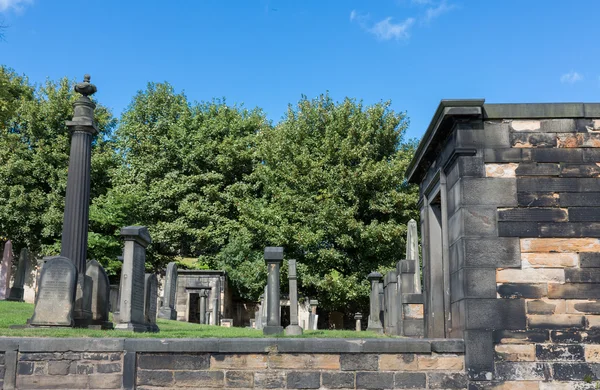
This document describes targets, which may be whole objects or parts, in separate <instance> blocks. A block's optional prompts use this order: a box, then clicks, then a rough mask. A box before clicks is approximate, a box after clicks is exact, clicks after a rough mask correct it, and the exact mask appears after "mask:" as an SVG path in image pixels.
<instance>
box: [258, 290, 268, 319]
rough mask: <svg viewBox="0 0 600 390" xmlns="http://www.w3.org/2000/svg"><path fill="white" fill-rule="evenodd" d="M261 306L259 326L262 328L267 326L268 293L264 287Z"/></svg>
mask: <svg viewBox="0 0 600 390" xmlns="http://www.w3.org/2000/svg"><path fill="white" fill-rule="evenodd" d="M263 298H264V299H263V303H264V304H263V305H261V306H260V308H261V312H262V320H261V325H262V327H263V328H264V327H265V326H267V305H268V304H269V291H268V286H265V289H264V292H263Z"/></svg>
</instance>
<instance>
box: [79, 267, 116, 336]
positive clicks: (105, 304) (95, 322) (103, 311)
mask: <svg viewBox="0 0 600 390" xmlns="http://www.w3.org/2000/svg"><path fill="white" fill-rule="evenodd" d="M85 274H86V275H87V276H89V277H90V279H89V280H91V285H92V304H91V310H92V320H91V322H90V325H89V327H91V328H97V329H112V328H113V324H112V322H110V321H109V320H108V311H109V306H110V282H109V280H108V275H107V274H106V271H104V268H103V267H102V265H100V263H98V262H97V261H96V260H90V261H88V262H87V271H85Z"/></svg>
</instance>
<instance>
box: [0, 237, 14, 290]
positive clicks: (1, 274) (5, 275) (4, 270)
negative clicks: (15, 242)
mask: <svg viewBox="0 0 600 390" xmlns="http://www.w3.org/2000/svg"><path fill="white" fill-rule="evenodd" d="M12 261H13V251H12V241H10V240H8V241H6V244H4V252H3V254H2V262H1V263H0V300H4V299H6V298H7V297H8V295H9V291H10V274H11V272H12Z"/></svg>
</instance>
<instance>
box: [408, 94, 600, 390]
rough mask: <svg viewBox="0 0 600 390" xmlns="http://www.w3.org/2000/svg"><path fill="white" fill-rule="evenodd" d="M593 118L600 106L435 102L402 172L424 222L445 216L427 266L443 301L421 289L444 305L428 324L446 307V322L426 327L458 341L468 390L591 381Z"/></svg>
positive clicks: (597, 162) (595, 243)
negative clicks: (414, 187) (416, 187)
mask: <svg viewBox="0 0 600 390" xmlns="http://www.w3.org/2000/svg"><path fill="white" fill-rule="evenodd" d="M597 118H600V105H599V104H581V103H577V104H575V103H573V104H484V102H483V101H455V102H452V101H450V102H442V104H440V108H439V109H438V111H437V112H436V116H435V117H434V120H433V121H432V125H431V126H430V129H429V131H428V133H427V134H426V135H425V137H424V142H422V145H421V146H420V148H419V149H420V150H419V151H418V152H417V155H418V156H417V158H416V159H415V161H413V164H412V166H411V168H409V170H411V173H409V179H410V180H411V181H412V182H416V183H419V184H420V190H421V197H422V200H421V201H422V205H423V207H422V221H421V223H423V220H424V218H429V220H428V222H429V223H430V225H431V223H432V218H433V217H435V215H436V214H435V213H431V212H430V210H431V208H436V207H438V206H439V209H438V210H441V211H442V213H441V215H442V216H441V217H440V218H439V219H437V220H433V223H434V224H436V223H437V225H436V227H437V228H438V229H439V230H431V226H429V230H427V229H425V232H426V233H425V235H424V238H423V240H424V241H425V245H424V246H427V245H429V248H427V250H428V251H429V252H428V253H424V261H425V262H427V261H428V262H429V264H428V265H429V268H430V270H429V272H432V271H434V272H438V274H436V275H434V276H435V277H437V278H438V279H437V280H439V283H440V285H441V286H443V285H444V284H445V282H444V277H446V275H444V272H448V273H449V274H450V275H449V278H448V280H449V287H450V289H449V295H443V294H444V290H443V289H440V288H437V289H436V286H435V284H434V285H431V284H430V285H426V286H425V293H426V294H428V295H429V299H430V298H431V296H434V297H437V298H441V303H440V300H439V299H438V300H434V301H433V304H431V302H432V301H431V300H429V301H428V299H427V298H426V304H427V301H428V302H429V303H430V305H429V307H428V308H427V307H426V313H425V317H426V323H427V322H428V319H429V320H431V318H427V317H428V311H429V315H431V312H432V311H434V312H436V313H437V312H439V310H440V309H441V310H442V312H444V311H443V303H444V300H448V301H449V304H450V308H451V316H450V317H448V318H446V321H440V323H439V324H438V323H434V324H433V325H434V326H432V324H431V322H432V321H429V324H428V326H426V327H427V330H428V331H432V330H433V331H437V332H441V333H442V334H444V333H445V334H446V335H450V337H462V338H464V340H465V345H466V356H465V363H466V369H467V373H468V375H469V377H470V379H471V383H470V386H471V388H472V389H474V390H477V389H540V390H543V389H588V388H596V386H600V384H599V382H600V364H598V363H599V362H600V359H599V354H598V344H600V316H599V315H600V306H599V305H600V303H599V302H600V301H598V299H600V268H598V267H600V239H599V238H600V179H599V178H600V120H598V119H597ZM440 182H443V185H444V186H445V189H446V193H445V195H446V199H445V200H444V197H442V198H441V204H439V203H436V202H432V198H434V196H433V195H432V196H431V197H429V198H428V195H430V194H434V193H435V189H436V188H439V186H441V183H440ZM436 186H438V187H436ZM434 201H435V199H434ZM437 201H438V202H440V199H437ZM443 211H446V212H447V218H446V219H444V216H443ZM437 215H440V213H439V211H438V214H437ZM432 216H433V217H432ZM437 221H439V223H438V222H437ZM432 231H433V233H432ZM434 233H435V234H438V235H441V236H443V235H447V236H446V237H447V241H446V242H444V240H443V239H439V236H438V237H433V236H432V234H434ZM445 244H447V251H445V247H444V245H445ZM425 251H426V250H425V249H424V252H425ZM427 256H429V258H428V259H427V258H426V257H427ZM444 261H447V271H446V270H444V269H443V268H442V267H439V268H437V269H435V267H436V264H443V263H444ZM425 267H427V266H425ZM425 273H426V271H425V270H424V274H425ZM432 280H433V278H432ZM436 294H437V295H436ZM435 304H437V305H438V306H437V307H435V306H433V305H435ZM426 306H427V305H426ZM438 319H439V317H438ZM438 325H439V326H438ZM436 326H438V327H436ZM428 334H429V337H431V333H428ZM436 337H440V336H439V333H438V334H436Z"/></svg>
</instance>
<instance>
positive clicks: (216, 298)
mask: <svg viewBox="0 0 600 390" xmlns="http://www.w3.org/2000/svg"><path fill="white" fill-rule="evenodd" d="M212 291H213V294H212V315H211V316H210V318H211V319H210V324H211V325H216V326H219V325H220V324H221V313H220V310H219V309H220V307H221V279H216V280H215V287H214V288H213V289H212Z"/></svg>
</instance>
